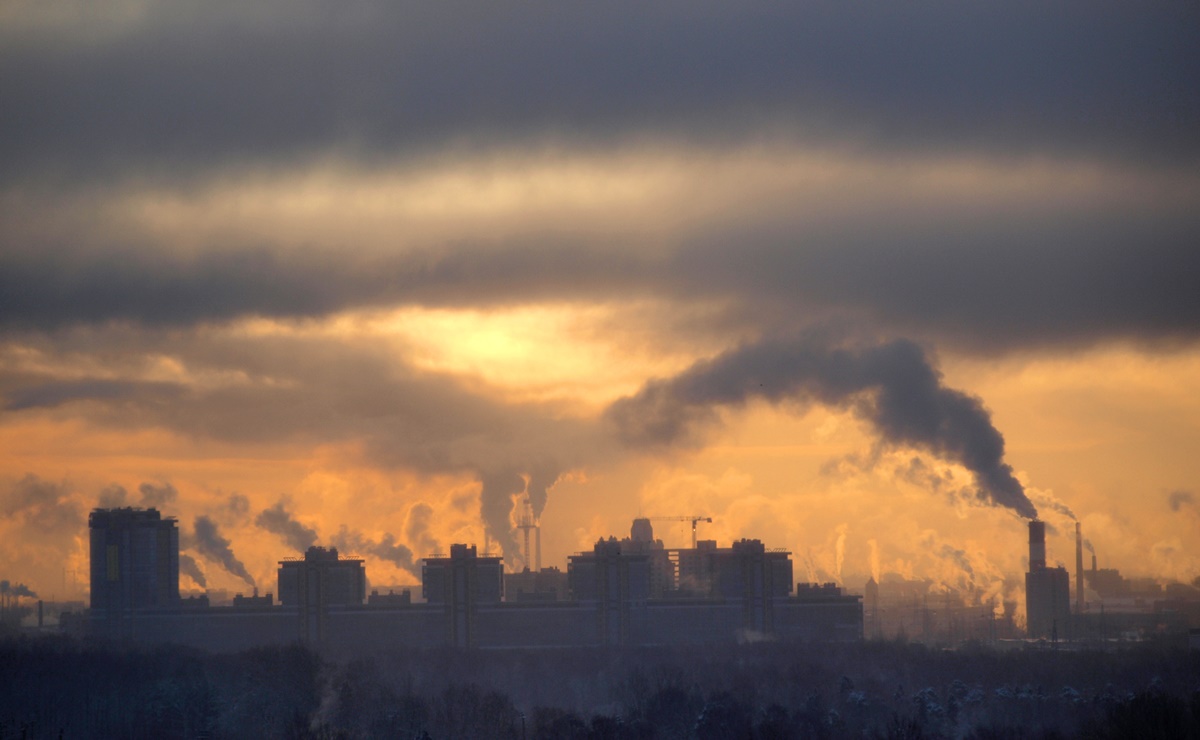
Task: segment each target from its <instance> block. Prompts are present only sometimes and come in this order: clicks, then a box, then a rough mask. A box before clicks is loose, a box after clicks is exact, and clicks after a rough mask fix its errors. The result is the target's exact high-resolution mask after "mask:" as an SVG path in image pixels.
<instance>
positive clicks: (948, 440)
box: [607, 337, 1037, 519]
mask: <svg viewBox="0 0 1200 740" xmlns="http://www.w3.org/2000/svg"><path fill="white" fill-rule="evenodd" d="M755 398H762V399H764V400H767V401H769V402H771V403H776V404H778V403H782V402H785V401H791V402H804V403H820V404H824V405H827V406H832V407H836V408H843V409H849V410H851V411H852V412H853V413H854V414H855V415H856V416H858V417H859V418H861V419H863V420H865V421H867V422H868V423H870V425H871V426H872V427H873V428H874V430H875V432H876V433H877V434H878V435H879V436H880V438H881V440H882V441H883V442H884V443H886V444H888V445H892V446H898V447H913V448H918V449H921V450H925V451H928V452H930V453H931V454H933V455H936V456H938V457H941V458H943V459H946V460H950V461H953V462H956V463H959V464H961V465H963V466H964V467H966V468H967V469H968V470H970V471H971V473H972V474H973V475H974V476H975V483H976V485H977V486H978V488H979V490H978V491H976V492H975V496H976V498H978V499H980V500H982V501H986V502H991V503H994V504H997V505H999V506H1005V507H1008V508H1010V509H1012V510H1013V511H1014V512H1016V513H1017V514H1019V515H1020V516H1023V517H1026V518H1031V519H1032V518H1034V517H1036V516H1037V509H1036V508H1035V507H1034V505H1033V504H1032V503H1031V502H1030V501H1029V498H1028V497H1027V496H1026V495H1025V490H1024V488H1023V487H1022V485H1021V483H1020V482H1019V481H1018V480H1017V479H1016V477H1014V476H1013V471H1012V467H1011V466H1009V465H1008V464H1007V463H1005V462H1004V437H1003V436H1002V435H1001V434H1000V432H999V431H998V430H997V429H996V428H995V427H994V426H992V423H991V418H990V416H989V414H988V411H987V409H985V408H984V406H983V403H982V402H981V401H980V400H979V399H978V398H975V397H973V396H969V395H967V394H965V393H963V392H961V391H958V390H954V389H953V388H947V387H945V386H943V385H942V384H941V374H940V373H939V372H938V371H937V370H936V369H935V368H934V367H933V366H932V365H931V364H930V362H929V361H928V359H927V358H926V357H925V353H924V351H923V350H922V349H921V348H920V347H919V346H918V345H917V344H916V343H914V342H912V341H909V340H904V339H899V340H895V341H891V342H886V343H881V344H875V345H867V346H853V347H852V346H839V345H836V344H832V343H830V342H828V341H826V340H824V339H822V338H818V337H808V338H804V339H800V340H795V341H789V342H782V341H773V340H766V341H762V342H759V343H757V344H749V345H744V346H742V347H740V348H738V349H734V350H731V351H729V352H726V353H724V354H722V355H719V356H717V357H715V358H713V359H710V360H704V361H701V362H698V363H696V364H695V365H693V366H692V367H690V368H688V369H687V370H685V371H683V372H682V373H681V374H679V375H677V376H675V377H674V378H670V379H666V380H655V381H651V382H649V383H647V384H646V385H645V386H643V387H642V389H641V390H640V391H638V393H637V394H636V395H634V396H629V397H626V398H622V399H620V400H618V401H616V402H615V403H614V404H613V405H612V406H610V407H609V409H608V412H607V413H608V417H609V419H610V420H611V421H612V422H613V423H614V424H615V426H616V429H617V431H618V434H619V435H620V437H621V438H622V439H623V441H624V442H625V443H626V444H628V445H630V446H665V445H672V444H679V443H683V442H687V441H688V440H689V439H691V438H692V437H693V436H694V435H695V433H696V427H699V426H703V425H706V424H713V423H715V422H716V421H717V418H718V417H717V414H716V410H715V409H716V407H718V406H734V407H737V406H743V405H745V404H746V403H747V402H748V401H750V400H752V399H755Z"/></svg>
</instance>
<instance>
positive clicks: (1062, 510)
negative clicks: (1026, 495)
mask: <svg viewBox="0 0 1200 740" xmlns="http://www.w3.org/2000/svg"><path fill="white" fill-rule="evenodd" d="M1033 496H1034V498H1036V499H1037V506H1038V509H1040V510H1043V511H1044V510H1046V509H1049V510H1050V511H1054V512H1057V513H1059V514H1062V515H1063V516H1065V517H1066V518H1068V519H1070V520H1071V521H1073V522H1077V521H1079V517H1077V516H1075V512H1073V511H1071V509H1070V508H1069V507H1068V506H1067V505H1066V504H1064V503H1063V502H1061V501H1059V500H1058V499H1056V498H1054V497H1053V496H1051V495H1049V494H1047V493H1036V492H1035V493H1034V494H1033Z"/></svg>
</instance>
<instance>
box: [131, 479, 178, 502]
mask: <svg viewBox="0 0 1200 740" xmlns="http://www.w3.org/2000/svg"><path fill="white" fill-rule="evenodd" d="M138 492H139V493H141V494H142V506H145V507H151V506H153V507H160V506H163V505H165V504H171V503H174V502H175V499H177V498H179V492H178V491H176V490H175V486H173V485H171V484H170V483H167V482H163V483H162V485H157V486H156V485H154V484H153V483H143V484H142V485H140V486H138Z"/></svg>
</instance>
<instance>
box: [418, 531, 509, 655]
mask: <svg viewBox="0 0 1200 740" xmlns="http://www.w3.org/2000/svg"><path fill="white" fill-rule="evenodd" d="M421 593H422V594H423V595H424V596H425V601H426V603H428V604H438V605H441V606H443V607H444V608H445V610H446V612H447V613H448V614H449V617H450V618H449V622H448V627H449V631H450V635H449V638H450V644H451V645H453V646H455V647H472V646H474V645H475V644H476V639H475V615H476V612H477V610H478V608H479V607H480V606H482V605H487V604H499V603H500V600H501V598H502V597H503V596H504V564H503V560H502V559H501V558H499V557H489V556H486V555H485V556H483V557H480V556H479V554H478V552H477V551H476V549H475V546H474V545H471V546H469V547H468V546H467V545H451V546H450V557H448V558H426V559H425V565H424V566H422V567H421Z"/></svg>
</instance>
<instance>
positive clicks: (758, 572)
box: [80, 508, 863, 654]
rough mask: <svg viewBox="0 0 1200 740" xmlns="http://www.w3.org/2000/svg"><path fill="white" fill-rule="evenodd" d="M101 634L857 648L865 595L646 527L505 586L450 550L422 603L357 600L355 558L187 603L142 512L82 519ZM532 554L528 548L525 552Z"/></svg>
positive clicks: (247, 641) (318, 556) (434, 562)
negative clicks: (245, 592)
mask: <svg viewBox="0 0 1200 740" xmlns="http://www.w3.org/2000/svg"><path fill="white" fill-rule="evenodd" d="M89 528H90V537H91V555H92V563H91V585H92V588H91V595H92V596H91V608H90V610H89V611H88V613H87V617H86V618H85V619H83V620H82V621H81V622H80V627H81V628H82V629H85V630H86V631H87V632H88V633H90V634H92V635H96V636H103V637H109V638H114V639H124V640H131V641H135V642H140V643H168V642H169V643H178V644H185V645H192V646H196V647H202V648H206V649H212V650H239V649H244V648H248V647H254V646H260V645H270V644H282V643H289V642H295V641H301V642H304V643H306V644H310V645H312V646H314V647H317V648H319V649H322V650H326V651H330V652H334V653H350V654H352V653H359V652H368V651H374V650H379V649H386V648H390V647H458V648H556V647H584V646H644V645H672V644H691V643H722V642H724V643H735V642H746V641H759V640H794V641H854V640H859V639H861V638H862V634H863V612H862V602H861V600H860V597H859V596H856V595H850V594H846V593H843V591H842V590H841V589H840V588H839V587H838V586H836V585H835V584H832V583H829V584H796V583H794V582H793V580H792V561H791V557H790V554H789V553H787V552H785V551H782V550H770V549H767V548H766V547H765V546H764V545H763V543H762V542H760V541H758V540H740V541H738V542H734V543H732V544H731V545H730V546H729V547H718V546H717V543H716V542H714V541H711V540H700V541H693V547H691V548H686V549H678V550H673V549H667V548H665V547H664V546H663V543H662V541H661V540H656V539H654V535H653V528H652V524H651V522H650V521H649V520H647V519H637V520H635V521H634V524H633V527H632V529H631V532H630V536H629V537H627V538H624V539H620V540H618V539H616V538H615V537H613V538H609V539H606V540H603V539H602V540H600V541H599V542H597V543H596V544H595V547H594V548H593V549H592V550H591V551H589V552H582V553H577V554H575V555H572V556H571V557H570V558H569V559H568V562H567V569H566V571H565V572H563V571H561V570H559V569H557V568H537V569H534V570H529V569H526V570H524V571H523V572H519V573H505V572H504V565H503V561H502V559H501V558H499V557H495V556H491V555H488V554H487V553H486V552H485V553H482V554H481V553H479V552H478V551H477V548H476V547H474V546H468V545H465V544H456V545H453V546H451V548H450V552H449V553H448V555H446V556H444V557H429V558H426V559H425V560H424V561H423V564H422V569H421V570H422V578H421V581H422V582H421V598H420V599H419V600H418V599H414V598H413V595H412V594H411V593H410V592H409V591H407V590H405V591H403V592H401V593H385V594H380V593H377V592H372V593H370V594H368V593H367V578H366V567H365V563H364V561H363V560H362V559H360V558H356V557H347V556H345V555H343V554H342V553H339V552H338V551H337V550H336V549H334V548H323V547H317V546H313V547H310V548H309V549H308V551H307V552H305V553H304V556H303V557H301V558H290V559H286V560H282V561H280V563H279V570H278V588H277V591H276V593H277V594H278V600H276V599H275V598H274V596H273V595H272V594H265V595H262V596H260V595H258V594H257V593H256V594H254V595H252V596H238V597H236V598H235V599H234V600H233V604H232V605H231V606H213V605H210V604H209V603H208V600H207V598H204V597H191V598H181V597H180V593H179V536H178V531H177V526H176V521H175V520H174V519H173V518H171V517H164V516H162V515H161V514H160V513H159V512H158V511H157V510H155V509H153V508H151V509H135V508H120V509H96V510H95V511H93V512H92V514H91V517H90V519H89ZM527 551H528V548H527Z"/></svg>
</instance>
